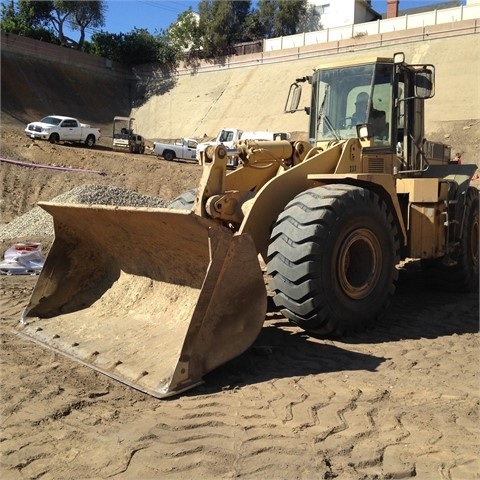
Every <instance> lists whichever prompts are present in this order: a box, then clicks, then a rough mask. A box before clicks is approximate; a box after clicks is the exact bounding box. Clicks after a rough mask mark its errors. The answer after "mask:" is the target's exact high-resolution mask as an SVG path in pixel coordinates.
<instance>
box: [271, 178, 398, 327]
mask: <svg viewBox="0 0 480 480" xmlns="http://www.w3.org/2000/svg"><path fill="white" fill-rule="evenodd" d="M270 242H271V243H270V247H269V250H268V266H267V272H268V273H269V275H270V276H271V282H270V288H271V289H272V290H273V291H274V292H275V297H274V302H275V304H276V305H277V307H279V308H280V310H281V312H282V314H283V315H285V317H286V318H288V319H289V320H291V321H292V322H294V323H296V324H297V325H298V326H300V327H301V328H303V329H304V330H306V331H309V332H312V333H316V334H338V335H342V334H345V333H350V332H353V331H358V330H361V329H363V328H365V327H366V326H368V325H369V324H371V323H373V322H374V321H375V320H377V319H378V318H379V317H380V316H381V315H382V314H383V313H384V311H385V310H386V308H387V307H388V305H389V303H390V300H391V297H392V295H393V293H394V292H395V287H396V283H397V279H398V270H397V269H396V265H397V263H398V261H399V249H400V247H399V238H398V232H397V226H396V223H395V221H394V218H393V216H392V214H391V212H390V211H389V208H388V207H387V205H386V203H385V202H384V201H383V200H382V199H381V198H380V197H379V196H378V195H377V194H376V193H374V192H372V191H371V190H368V189H365V188H361V187H355V186H351V185H326V186H322V187H316V188H312V189H310V190H307V191H305V192H302V193H300V194H299V195H297V196H296V197H295V198H294V199H293V200H292V201H291V202H290V203H288V204H287V206H286V207H285V210H284V211H283V212H282V213H281V214H280V215H279V217H278V219H277V222H276V223H275V226H274V228H273V231H272V234H271V239H270Z"/></svg>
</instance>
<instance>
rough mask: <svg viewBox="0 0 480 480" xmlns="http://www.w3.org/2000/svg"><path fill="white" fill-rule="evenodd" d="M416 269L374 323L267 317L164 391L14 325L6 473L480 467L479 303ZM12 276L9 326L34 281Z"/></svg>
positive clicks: (136, 474)
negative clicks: (367, 327) (183, 382)
mask: <svg viewBox="0 0 480 480" xmlns="http://www.w3.org/2000/svg"><path fill="white" fill-rule="evenodd" d="M418 273H419V272H418V271H417V265H416V264H413V265H410V266H406V267H405V270H402V272H401V279H400V285H399V291H398V295H397V296H396V297H395V299H394V302H393V305H392V308H391V310H390V311H389V313H388V314H387V316H386V317H385V319H384V320H383V321H382V322H381V323H380V324H379V325H378V326H377V327H376V328H375V329H374V330H371V331H369V332H365V333H362V334H358V335H356V336H352V337H349V338H346V339H342V341H339V340H336V339H315V338H311V337H308V336H307V335H305V334H304V333H303V332H301V331H300V330H299V329H297V328H296V327H294V326H292V325H290V324H287V323H286V322H285V321H284V319H283V318H282V317H281V316H279V315H278V314H276V313H270V314H269V316H268V320H267V322H266V323H265V327H264V328H263V330H262V332H261V334H260V336H259V337H258V339H257V341H256V342H255V344H254V346H253V347H252V348H251V349H249V350H248V351H247V352H245V353H244V354H243V355H241V356H240V357H238V358H237V359H234V360H233V361H231V362H229V363H228V364H226V365H224V366H222V367H220V368H219V369H217V370H216V371H214V372H212V373H211V374H209V375H208V376H207V378H206V380H207V383H206V384H204V385H202V386H200V387H198V388H197V389H195V390H192V391H190V392H187V393H186V394H184V395H182V396H180V397H179V398H173V399H170V400H164V401H159V400H156V399H153V398H151V397H149V396H147V395H144V394H142V393H140V392H136V391H134V390H132V389H130V388H128V387H126V386H124V385H122V384H120V383H118V382H115V381H113V380H111V379H109V378H107V377H105V376H103V375H100V374H98V373H96V372H94V371H92V370H90V369H88V368H85V367H83V366H81V365H78V364H75V363H73V362H71V361H70V360H68V359H64V358H63V357H61V356H57V355H55V354H53V353H51V352H49V351H46V350H44V349H42V348H40V347H38V346H36V345H34V344H31V343H29V342H27V341H24V340H23V339H21V338H19V337H16V336H14V335H11V334H8V333H7V334H4V335H2V339H3V341H4V346H5V345H7V346H8V348H6V349H3V350H2V352H1V355H2V368H6V369H8V370H9V371H10V370H11V371H15V372H16V373H15V374H16V375H17V376H18V384H19V385H20V388H16V389H12V388H8V386H9V385H10V384H11V379H8V378H2V396H3V397H4V398H3V399H2V400H3V402H2V404H3V405H5V407H4V408H3V419H4V421H3V425H2V433H1V435H2V437H1V440H2V441H1V442H0V445H1V447H0V448H1V451H2V470H3V471H4V475H3V476H4V478H20V476H23V477H28V478H39V477H40V476H42V475H44V476H45V475H46V476H47V477H48V476H52V477H56V478H72V477H71V472H73V471H76V472H82V474H83V475H84V478H99V477H102V478H108V477H113V478H122V479H132V478H158V477H162V476H166V475H168V476H169V477H171V478H172V479H174V478H179V479H184V478H187V477H188V478H205V479H213V478H233V477H242V478H252V479H258V478H275V479H287V478H288V479H291V478H299V479H308V480H309V479H312V478H335V477H336V478H342V479H355V480H357V479H359V478H366V479H373V478H411V477H415V476H416V477H417V478H431V472H432V471H437V472H441V473H440V474H439V475H442V476H443V477H444V478H449V476H450V477H451V478H457V479H463V478H474V477H475V474H476V473H477V472H478V471H479V463H478V460H477V458H478V455H479V453H480V452H479V447H478V443H477V438H478V435H479V434H480V431H479V428H478V397H475V396H474V395H472V393H471V392H472V390H473V387H472V385H475V382H476V380H475V370H472V369H471V368H469V367H471V365H468V364H465V362H466V359H469V358H470V359H471V358H472V354H473V355H475V352H477V353H478V351H479V348H480V346H479V338H478V334H477V333H476V332H477V322H478V320H477V319H478V316H477V315H478V299H477V298H476V296H475V295H465V296H462V302H458V298H457V297H456V296H454V295H451V294H449V293H443V294H441V293H439V292H432V291H430V290H429V289H428V288H427V287H426V286H425V285H422V282H423V281H422V280H421V278H417V274H418ZM5 280H6V281H5V282H4V283H5V285H4V286H2V292H3V293H5V295H2V299H1V300H0V305H2V306H7V305H8V308H9V312H10V314H9V316H8V317H5V318H2V330H3V331H5V329H9V328H12V327H13V326H14V324H15V323H16V321H18V315H19V313H20V311H21V309H22V308H23V302H22V299H24V300H25V301H26V299H27V298H28V294H29V292H30V291H31V288H32V287H33V282H34V281H35V279H34V278H24V279H22V280H21V281H20V279H13V278H8V279H5ZM9 283H14V284H15V285H17V286H16V287H14V288H12V289H9V288H8V285H7V284H9ZM22 284H25V285H26V286H25V285H23V286H22ZM9 292H11V294H8V293H9ZM13 304H14V305H15V306H14V308H12V305H13ZM13 310H15V311H16V312H13ZM458 311H460V314H461V315H460V320H459V321H456V322H452V321H451V320H452V316H453V314H454V313H458ZM13 313H15V315H13ZM455 318H456V317H455ZM46 380H47V381H46ZM432 380H433V381H432ZM9 382H10V383H9ZM4 386H5V388H3V387H4ZM52 445H54V446H55V447H54V448H53V449H52ZM2 473H3V472H2ZM440 478H442V477H440Z"/></svg>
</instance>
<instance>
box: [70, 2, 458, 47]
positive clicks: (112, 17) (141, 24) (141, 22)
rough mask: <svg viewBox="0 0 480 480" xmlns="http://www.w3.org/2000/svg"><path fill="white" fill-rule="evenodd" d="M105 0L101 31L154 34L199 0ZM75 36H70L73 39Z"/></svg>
mask: <svg viewBox="0 0 480 480" xmlns="http://www.w3.org/2000/svg"><path fill="white" fill-rule="evenodd" d="M332 1H335V0H332ZM105 3H106V5H107V11H106V14H105V20H106V23H105V26H104V27H103V28H102V30H103V31H105V32H109V33H129V32H131V31H132V30H133V29H134V28H145V29H147V30H148V31H149V32H150V33H151V34H152V35H155V34H156V33H160V31H161V30H162V29H163V30H166V29H167V28H168V27H169V26H170V25H171V24H172V23H173V22H175V21H176V20H177V17H178V15H179V14H180V13H182V12H185V11H186V10H188V8H189V7H192V9H193V10H194V11H195V10H196V8H197V5H198V0H107V1H106V2H105ZM435 3H443V0H400V5H399V8H400V10H402V9H407V8H414V7H421V6H424V5H434V4H435ZM462 3H465V2H462ZM372 7H373V9H374V10H376V11H377V12H378V13H381V14H382V13H385V12H386V10H387V0H373V1H372ZM92 33H94V32H93V31H92V30H88V31H87V39H90V36H91V34H92ZM77 35H78V34H73V35H72V36H73V38H76V36H77Z"/></svg>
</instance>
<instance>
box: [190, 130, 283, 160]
mask: <svg viewBox="0 0 480 480" xmlns="http://www.w3.org/2000/svg"><path fill="white" fill-rule="evenodd" d="M289 138H290V133H287V132H270V131H268V130H263V131H245V132H244V131H243V130H240V129H238V128H222V129H220V131H219V132H218V134H217V136H216V138H215V140H212V141H208V142H201V143H199V144H198V145H197V158H199V157H200V155H201V154H202V152H204V151H205V150H206V148H207V147H210V146H212V145H213V146H216V145H220V144H222V145H224V146H225V147H226V148H227V149H233V148H234V147H235V145H236V144H237V142H239V141H240V140H288V139H289ZM238 161H239V158H238V156H237V155H229V156H228V162H227V168H228V169H235V168H237V167H238Z"/></svg>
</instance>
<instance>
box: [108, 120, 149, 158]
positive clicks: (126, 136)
mask: <svg viewBox="0 0 480 480" xmlns="http://www.w3.org/2000/svg"><path fill="white" fill-rule="evenodd" d="M134 122H135V119H134V118H133V117H118V116H117V117H114V118H113V133H112V140H113V150H116V151H123V152H130V153H144V152H145V139H144V138H143V137H142V135H139V134H138V133H136V132H135V131H134Z"/></svg>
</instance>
